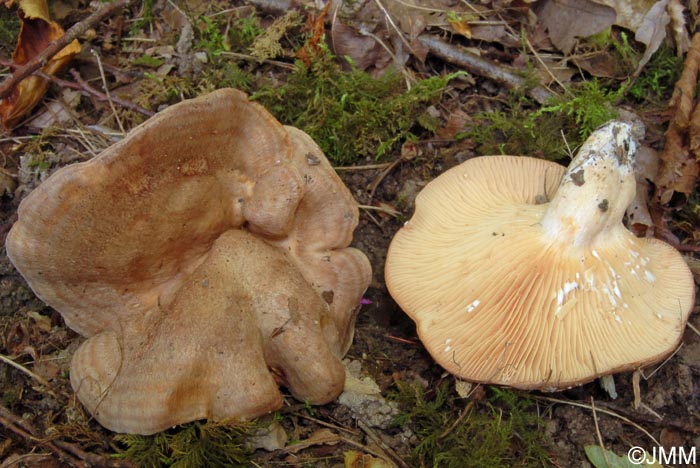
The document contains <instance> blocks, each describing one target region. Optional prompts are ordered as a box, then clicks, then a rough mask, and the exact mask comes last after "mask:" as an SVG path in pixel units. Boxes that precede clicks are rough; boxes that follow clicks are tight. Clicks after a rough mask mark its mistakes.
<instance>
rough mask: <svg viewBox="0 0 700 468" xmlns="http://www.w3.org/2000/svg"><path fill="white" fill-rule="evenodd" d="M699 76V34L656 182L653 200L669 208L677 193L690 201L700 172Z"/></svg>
mask: <svg viewBox="0 0 700 468" xmlns="http://www.w3.org/2000/svg"><path fill="white" fill-rule="evenodd" d="M699 73H700V33H696V34H695V36H693V41H692V43H691V46H690V49H689V50H688V54H687V55H686V58H685V62H684V64H683V72H682V74H681V77H680V79H679V80H678V81H677V82H676V87H675V88H674V90H673V95H672V96H671V100H670V102H669V110H670V113H671V115H672V117H671V121H670V122H669V126H668V130H667V131H666V144H665V146H664V149H663V152H662V153H661V162H660V168H659V173H658V174H657V176H656V178H655V179H654V184H655V185H656V192H655V195H654V198H655V200H656V202H657V203H658V204H660V205H668V204H669V203H670V202H671V199H672V198H673V196H674V195H675V194H681V195H683V200H681V203H683V202H684V201H685V200H687V197H688V195H690V193H691V192H692V191H693V189H694V187H695V184H696V182H697V179H698V175H699V173H700V166H699V165H698V160H699V159H700V139H699V138H700V137H699V136H698V132H700V105H698V103H697V102H696V100H695V96H696V92H697V88H698V74H699Z"/></svg>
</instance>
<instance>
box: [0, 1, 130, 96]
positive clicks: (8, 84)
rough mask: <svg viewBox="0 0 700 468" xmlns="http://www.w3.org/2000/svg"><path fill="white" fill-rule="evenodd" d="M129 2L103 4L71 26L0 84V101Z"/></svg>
mask: <svg viewBox="0 0 700 468" xmlns="http://www.w3.org/2000/svg"><path fill="white" fill-rule="evenodd" d="M130 2H131V0H115V1H114V2H112V3H105V4H104V5H103V6H102V7H100V8H99V9H97V11H95V12H94V13H93V14H91V15H90V16H88V17H87V18H85V19H84V20H82V21H80V22H79V23H76V24H75V25H73V27H72V28H70V29H69V30H68V31H66V32H65V34H63V36H61V37H59V38H58V39H56V40H55V41H52V42H51V43H50V44H49V45H48V46H47V47H46V48H45V49H44V50H43V51H42V52H41V53H40V54H38V55H37V56H35V57H34V58H32V59H31V60H30V61H28V62H27V63H26V64H24V65H23V66H22V67H20V68H18V69H17V70H15V72H14V73H12V75H10V76H8V77H7V78H6V79H5V81H3V82H2V84H0V99H2V98H4V97H5V96H7V95H8V94H10V92H11V91H12V89H13V88H14V87H15V86H16V85H17V84H18V83H19V82H20V81H22V80H23V79H25V78H26V77H28V76H29V75H31V74H32V73H34V72H35V71H36V70H38V69H40V68H41V67H43V66H44V65H46V64H47V63H48V62H49V60H51V58H52V57H53V56H54V55H56V54H57V53H59V52H60V51H61V50H63V48H64V47H66V46H67V45H68V44H70V43H71V42H72V41H73V40H74V39H76V38H77V37H78V36H80V35H82V34H84V33H85V31H87V30H88V29H90V28H91V27H93V26H94V25H95V24H97V23H99V22H100V21H102V20H103V19H105V18H106V17H108V16H110V15H111V14H113V13H114V12H115V11H116V10H118V9H119V8H122V7H123V6H125V5H128V4H129V3H130Z"/></svg>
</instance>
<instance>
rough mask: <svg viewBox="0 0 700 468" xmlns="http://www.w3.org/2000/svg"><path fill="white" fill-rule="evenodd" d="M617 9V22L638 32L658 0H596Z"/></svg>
mask: <svg viewBox="0 0 700 468" xmlns="http://www.w3.org/2000/svg"><path fill="white" fill-rule="evenodd" d="M595 1H596V3H600V4H602V5H606V6H609V7H610V8H612V9H613V10H615V13H616V18H615V24H616V25H618V26H621V27H623V28H626V29H629V30H630V31H632V32H636V31H637V29H638V28H639V26H640V25H641V24H642V21H644V17H645V16H646V14H647V13H648V12H649V10H650V9H651V7H652V6H654V4H655V3H657V0H595Z"/></svg>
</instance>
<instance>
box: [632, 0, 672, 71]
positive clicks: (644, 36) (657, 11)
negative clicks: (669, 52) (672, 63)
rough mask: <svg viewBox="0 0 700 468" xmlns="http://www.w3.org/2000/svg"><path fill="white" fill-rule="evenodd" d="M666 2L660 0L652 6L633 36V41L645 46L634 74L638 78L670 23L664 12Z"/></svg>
mask: <svg viewBox="0 0 700 468" xmlns="http://www.w3.org/2000/svg"><path fill="white" fill-rule="evenodd" d="M667 5H668V0H661V1H659V2H657V3H656V4H654V6H652V7H651V8H650V9H649V11H648V12H647V14H646V15H644V18H643V19H642V22H641V24H640V25H639V28H638V29H637V32H636V33H635V35H634V38H635V40H637V41H639V42H641V43H642V44H645V45H646V46H647V48H646V50H645V51H644V55H642V58H641V59H640V60H639V64H638V65H637V70H636V71H635V72H634V73H635V76H638V75H639V74H640V73H641V72H642V69H643V68H644V66H645V65H646V64H647V63H648V62H649V60H650V59H651V56H652V55H654V52H656V51H657V50H658V49H659V46H660V45H661V43H662V42H663V40H664V39H665V38H666V26H668V23H669V22H670V21H671V18H670V16H669V15H668V13H667V12H666V6H667Z"/></svg>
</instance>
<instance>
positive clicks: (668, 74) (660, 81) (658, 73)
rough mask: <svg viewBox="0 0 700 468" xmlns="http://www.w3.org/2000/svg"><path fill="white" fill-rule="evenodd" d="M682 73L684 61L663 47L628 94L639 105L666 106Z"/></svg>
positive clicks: (652, 58) (668, 48)
mask: <svg viewBox="0 0 700 468" xmlns="http://www.w3.org/2000/svg"><path fill="white" fill-rule="evenodd" d="M682 71H683V60H682V59H681V58H680V57H678V56H676V54H675V53H674V52H673V50H672V49H671V48H670V47H668V46H661V48H660V49H659V50H658V51H657V52H656V53H655V54H654V55H653V56H652V57H651V60H650V61H649V63H648V64H647V65H646V66H645V67H644V70H643V71H642V74H641V75H639V77H638V78H637V79H636V80H635V81H634V83H633V84H632V85H631V86H630V88H629V90H628V94H629V96H631V97H632V98H633V99H634V100H635V101H636V102H637V103H642V104H643V103H648V104H650V105H653V106H660V105H662V104H665V103H666V102H667V101H668V98H669V97H670V96H671V91H672V90H673V86H674V85H675V83H676V81H678V78H680V76H681V72H682Z"/></svg>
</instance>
